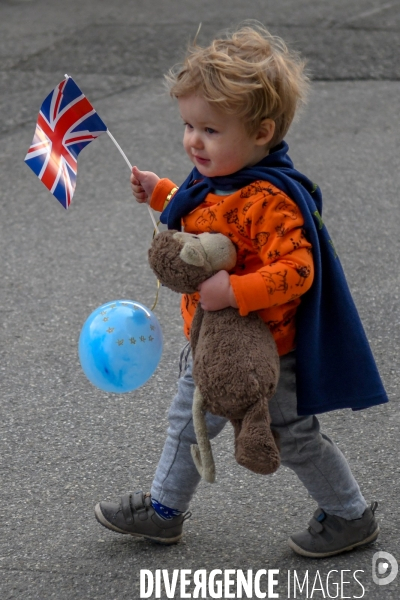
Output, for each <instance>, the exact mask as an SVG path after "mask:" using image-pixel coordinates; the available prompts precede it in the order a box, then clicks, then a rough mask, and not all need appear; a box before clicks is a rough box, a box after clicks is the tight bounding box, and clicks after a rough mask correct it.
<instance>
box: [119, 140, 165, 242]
mask: <svg viewBox="0 0 400 600" xmlns="http://www.w3.org/2000/svg"><path fill="white" fill-rule="evenodd" d="M107 134H108V136H109V137H110V139H111V140H112V141H113V142H114V144H115V146H116V147H117V149H118V150H119V152H120V153H121V155H122V156H123V158H124V160H125V162H126V164H127V165H128V167H129V168H130V170H131V171H132V165H131V163H130V162H129V160H128V158H127V156H126V154H125V152H124V151H123V150H122V148H121V146H120V145H119V144H118V142H117V140H116V139H115V137H114V136H113V134H112V133H111V132H110V130H109V129H107ZM146 206H147V208H148V211H149V215H150V218H151V220H152V222H153V225H154V229H155V230H156V231H157V233H160V230H159V229H158V226H157V223H156V220H155V218H154V215H153V212H152V210H151V208H150V206H149V205H148V204H146Z"/></svg>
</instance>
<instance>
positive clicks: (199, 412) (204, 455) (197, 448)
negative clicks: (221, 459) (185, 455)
mask: <svg viewBox="0 0 400 600" xmlns="http://www.w3.org/2000/svg"><path fill="white" fill-rule="evenodd" d="M193 426H194V431H195V433H196V438H197V445H196V444H192V446H191V448H190V451H191V454H192V458H193V462H194V464H195V465H196V467H197V470H198V472H199V473H200V475H201V476H202V478H203V479H205V480H206V481H208V483H214V482H215V463H214V458H213V455H212V450H211V444H210V440H209V438H208V433H207V425H206V419H205V417H204V411H203V399H202V396H201V393H200V390H199V388H198V387H196V389H195V391H194V396H193Z"/></svg>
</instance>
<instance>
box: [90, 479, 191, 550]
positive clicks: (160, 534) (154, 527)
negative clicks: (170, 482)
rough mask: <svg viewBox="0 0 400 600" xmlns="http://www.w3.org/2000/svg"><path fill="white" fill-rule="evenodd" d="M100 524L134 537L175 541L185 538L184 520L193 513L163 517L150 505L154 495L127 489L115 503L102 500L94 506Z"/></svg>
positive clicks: (173, 542) (168, 542)
mask: <svg viewBox="0 0 400 600" xmlns="http://www.w3.org/2000/svg"><path fill="white" fill-rule="evenodd" d="M94 514H95V516H96V519H97V520H98V522H99V523H100V524H101V525H104V527H107V529H111V530H112V531H117V532H118V533H127V534H129V535H133V536H135V537H143V538H146V539H147V540H151V541H153V542H159V543H161V544H175V543H176V542H179V540H180V539H181V537H182V529H183V523H184V522H185V521H186V519H188V518H189V517H190V516H191V513H190V512H186V513H184V514H181V515H179V516H178V517H173V518H172V519H168V520H167V519H162V518H161V517H160V516H159V515H158V514H157V513H156V511H155V510H154V508H153V506H152V504H151V494H150V493H149V492H147V493H146V494H143V492H141V491H140V492H128V493H127V494H124V495H123V496H122V497H121V500H120V502H119V504H118V503H116V502H99V504H96V507H95V509H94Z"/></svg>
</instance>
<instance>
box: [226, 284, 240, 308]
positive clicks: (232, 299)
mask: <svg viewBox="0 0 400 600" xmlns="http://www.w3.org/2000/svg"><path fill="white" fill-rule="evenodd" d="M228 299H229V304H230V306H232V307H233V308H239V307H238V303H237V301H236V296H235V292H234V291H233V287H232V285H229V291H228Z"/></svg>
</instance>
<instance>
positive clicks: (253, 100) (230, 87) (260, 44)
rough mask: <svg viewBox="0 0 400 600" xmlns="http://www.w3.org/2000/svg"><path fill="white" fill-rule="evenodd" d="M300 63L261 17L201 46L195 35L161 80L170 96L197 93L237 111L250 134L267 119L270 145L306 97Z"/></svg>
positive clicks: (284, 128) (281, 136)
mask: <svg viewBox="0 0 400 600" xmlns="http://www.w3.org/2000/svg"><path fill="white" fill-rule="evenodd" d="M196 37H197V36H196ZM304 64H305V63H304V61H303V60H302V59H301V58H300V57H299V55H298V54H297V53H296V52H293V51H291V50H289V49H288V48H287V46H286V44H285V43H284V41H283V40H282V39H281V38H279V37H276V36H273V35H271V34H270V33H269V31H268V30H267V29H266V28H265V27H264V26H263V25H262V24H261V23H254V22H251V24H249V22H246V23H245V24H244V25H243V26H241V27H240V28H239V29H237V30H236V31H233V32H227V33H225V34H224V35H223V36H221V37H220V38H218V39H215V40H214V41H213V42H212V43H211V44H210V45H209V46H207V47H205V48H203V47H201V46H199V45H197V41H196V39H195V40H194V42H193V43H192V44H191V45H190V46H189V48H188V51H187V55H186V58H185V59H184V61H183V63H181V64H178V65H175V67H173V68H172V69H171V70H170V71H169V73H168V74H167V75H166V82H167V86H168V88H169V93H170V95H171V96H172V97H174V98H179V97H182V96H187V95H190V94H196V93H197V94H200V95H201V96H202V97H203V98H204V99H205V100H206V101H207V102H210V103H211V104H213V105H214V106H216V107H218V108H220V109H221V110H223V111H226V112H228V113H230V114H237V116H238V117H239V118H241V119H243V122H244V125H245V127H246V129H247V131H248V132H249V133H250V134H252V133H254V132H255V131H257V129H258V128H259V126H260V124H261V122H262V120H263V119H267V118H268V119H272V120H273V121H274V122H275V133H274V136H273V138H272V140H271V143H270V144H269V146H270V147H273V146H274V145H276V144H278V143H279V142H281V141H282V140H283V138H284V137H285V135H286V133H287V131H288V129H289V127H290V125H291V123H292V121H293V118H294V116H295V113H296V110H297V108H298V107H299V105H300V104H301V103H304V102H305V99H306V95H307V88H308V77H307V75H306V74H305V72H304Z"/></svg>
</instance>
